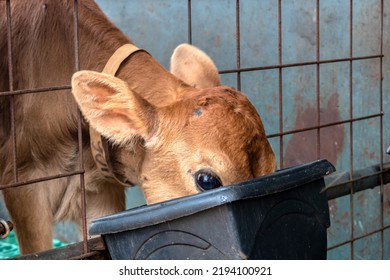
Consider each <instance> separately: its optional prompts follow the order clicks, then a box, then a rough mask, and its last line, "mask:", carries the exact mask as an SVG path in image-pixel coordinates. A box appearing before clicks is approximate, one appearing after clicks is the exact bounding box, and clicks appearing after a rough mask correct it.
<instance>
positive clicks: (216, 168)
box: [72, 45, 276, 204]
mask: <svg viewBox="0 0 390 280" xmlns="http://www.w3.org/2000/svg"><path fill="white" fill-rule="evenodd" d="M183 52H184V53H186V52H189V53H188V54H186V55H183ZM171 64H172V66H171V68H172V72H173V73H174V74H175V75H176V76H178V78H180V79H182V80H183V81H184V82H186V83H187V84H189V85H191V86H187V85H184V86H183V88H181V90H180V93H178V92H173V93H172V95H174V96H177V100H176V101H174V102H172V103H171V104H168V105H164V106H162V107H159V106H158V104H153V101H152V100H146V99H144V98H143V97H142V93H137V92H135V91H134V90H132V89H131V88H130V87H129V86H128V84H127V83H126V82H125V81H122V80H120V79H118V78H116V77H113V76H111V75H107V74H102V73H98V72H93V71H80V72H77V73H75V74H74V76H73V79H72V88H73V94H74V96H75V99H76V101H77V102H78V104H79V106H80V109H81V111H82V112H83V115H84V116H85V118H86V119H87V120H88V121H89V123H90V125H91V126H93V127H94V128H95V129H96V130H97V131H98V132H99V133H101V134H102V135H103V136H104V137H106V138H107V139H109V141H111V142H112V143H113V144H114V145H115V146H116V147H117V148H118V149H119V150H121V153H120V155H119V156H118V157H119V159H118V161H120V162H121V163H122V168H123V169H124V171H123V174H125V175H126V176H128V177H132V181H133V182H134V183H136V184H139V185H140V186H141V187H142V189H143V191H144V193H145V198H146V200H147V202H148V203H149V204H151V203H156V202H160V201H164V200H168V199H173V198H177V197H181V196H186V195H190V194H195V193H197V192H201V191H204V190H209V189H213V188H218V187H221V186H226V185H229V184H232V183H235V182H239V181H243V180H247V179H250V178H253V177H257V176H261V175H265V174H267V173H270V172H273V171H274V170H275V167H276V163H275V156H274V154H273V151H272V148H271V146H270V144H269V142H268V140H267V138H266V135H265V132H264V127H263V124H262V122H261V119H260V117H259V115H258V113H257V112H256V109H255V108H254V107H253V105H252V104H251V103H250V102H249V100H248V98H247V97H246V96H245V95H244V94H242V93H241V92H238V91H235V90H233V89H232V88H229V87H223V86H219V77H218V72H217V70H216V68H215V66H214V64H213V63H212V62H211V60H210V59H209V58H208V57H207V56H206V55H205V54H204V53H202V52H201V51H199V50H198V49H196V48H194V47H192V46H189V45H184V46H181V47H180V48H179V49H177V50H176V51H175V53H174V55H173V57H172V60H171ZM161 86H164V85H161ZM206 86H213V87H207V88H205V87H206ZM157 94H158V92H156V95H157Z"/></svg>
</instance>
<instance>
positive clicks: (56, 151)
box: [0, 0, 275, 254]
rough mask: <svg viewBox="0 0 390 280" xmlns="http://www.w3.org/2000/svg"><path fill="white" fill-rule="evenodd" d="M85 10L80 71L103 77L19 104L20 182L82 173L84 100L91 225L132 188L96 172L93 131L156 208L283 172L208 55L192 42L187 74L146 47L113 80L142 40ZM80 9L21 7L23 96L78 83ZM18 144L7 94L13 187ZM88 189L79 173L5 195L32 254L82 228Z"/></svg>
mask: <svg viewBox="0 0 390 280" xmlns="http://www.w3.org/2000/svg"><path fill="white" fill-rule="evenodd" d="M78 10H79V38H80V39H79V40H80V65H81V69H88V70H93V71H80V72H77V73H75V74H74V75H73V78H72V87H73V95H72V94H71V92H70V91H69V90H63V91H55V92H45V93H34V94H26V95H17V96H15V97H14V115H15V128H16V136H17V137H16V151H17V155H16V162H17V175H18V180H19V181H24V180H31V179H36V178H39V177H42V176H48V175H55V174H61V173H64V172H72V171H77V170H78V169H79V163H78V154H79V150H78V145H77V143H78V134H77V132H78V128H77V110H76V108H77V105H79V108H80V109H81V111H82V112H83V115H84V117H85V119H86V122H85V123H83V135H84V137H83V139H84V142H83V147H84V148H83V155H84V165H85V166H84V169H85V184H86V200H87V219H88V221H89V220H91V219H93V218H95V217H98V216H102V215H107V214H110V213H113V212H117V211H121V210H123V209H124V207H125V194H124V188H123V187H122V186H121V185H119V184H116V183H113V182H112V181H109V180H106V179H105V177H104V176H103V175H102V173H101V172H99V170H97V168H96V164H95V161H94V159H93V157H92V153H91V149H90V143H89V142H90V139H89V136H88V134H89V128H88V127H89V125H91V126H92V127H93V128H94V129H95V130H96V131H98V132H99V133H100V134H101V135H103V136H104V137H105V138H106V139H108V142H109V143H110V145H109V146H110V155H109V159H108V160H109V161H110V164H111V166H112V167H113V169H114V172H115V173H116V174H118V175H120V176H121V177H124V178H127V179H128V181H130V182H132V183H133V184H137V185H140V186H141V187H142V189H143V191H144V193H145V197H146V200H147V202H148V203H156V202H160V201H163V200H167V199H173V198H177V197H181V196H186V195H190V194H195V193H197V192H199V191H202V190H203V189H210V188H215V187H219V186H221V185H228V184H231V183H234V182H238V181H242V180H246V179H249V178H252V177H256V176H260V175H264V174H267V173H270V172H272V171H274V170H275V158H274V154H273V152H272V149H271V146H270V145H269V143H268V141H267V138H266V135H265V132H264V128H263V125H262V122H261V120H260V117H259V116H258V114H257V112H256V110H255V108H254V107H253V106H252V105H251V104H250V102H249V101H248V99H247V98H246V97H245V96H244V95H243V94H242V93H240V92H236V91H235V90H233V89H231V88H228V87H222V86H219V83H220V82H219V77H218V72H217V70H216V68H215V66H214V64H213V63H212V62H211V61H210V59H209V58H208V57H207V56H206V55H205V54H204V53H202V52H201V51H199V50H197V49H196V48H194V47H191V46H189V45H182V46H180V47H179V48H178V49H177V50H176V51H175V53H174V55H173V57H172V61H171V62H172V72H173V73H174V74H175V75H176V76H175V75H172V74H171V73H169V72H168V71H166V70H165V69H164V68H163V67H162V66H160V64H159V63H158V62H157V61H156V60H154V59H153V57H151V56H150V55H149V54H148V53H146V52H142V51H140V52H136V53H134V54H133V55H131V56H130V57H129V58H128V59H126V60H125V61H124V62H123V63H122V66H121V67H120V68H119V71H118V72H117V77H114V76H112V75H108V74H102V73H100V71H102V69H103V67H104V65H105V64H106V62H107V61H108V59H109V58H110V56H111V55H112V54H113V53H114V52H115V50H117V49H118V48H119V47H121V46H122V45H124V44H127V43H129V42H131V41H130V40H129V39H128V38H127V37H126V36H125V35H124V34H123V33H122V32H120V31H119V30H118V29H117V28H116V27H115V26H113V25H112V23H110V22H109V20H108V19H107V18H106V17H105V15H104V14H103V13H102V12H101V11H100V10H99V8H98V6H97V5H96V4H95V2H94V1H92V0H84V1H79V7H78ZM72 11H73V1H62V0H51V1H49V0H45V1H41V0H33V1H32V0H29V1H11V13H12V19H13V21H12V29H13V37H12V45H13V54H14V61H13V62H14V64H13V65H14V67H13V70H14V71H13V74H14V84H13V87H14V89H27V88H40V87H48V86H54V85H65V84H69V81H70V80H71V77H72V74H73V73H74V72H75V67H74V65H75V63H74V47H73V46H74V42H73V17H72ZM0 13H1V14H2V15H4V14H5V3H4V1H2V2H0ZM0 25H1V29H0V36H1V38H2V40H1V41H0V54H1V59H0V74H1V77H3V79H2V80H1V81H0V87H1V88H0V90H1V91H7V90H9V86H8V84H9V83H8V79H7V77H8V69H7V57H6V56H5V54H7V40H6V30H7V28H6V20H5V16H2V17H1V19H0ZM95 71H97V72H95ZM205 87H207V88H205ZM75 99H76V100H77V103H78V104H77V103H76V102H75ZM12 145H13V144H12V136H11V127H10V102H9V98H8V97H6V96H0V155H1V158H2V159H1V161H0V183H1V185H7V184H10V183H12V182H13V181H14V174H13V164H12V158H13V155H12ZM79 184H80V180H79V178H78V176H71V177H67V178H60V179H56V180H52V181H47V182H40V183H36V184H30V185H28V186H23V187H18V188H7V189H5V190H4V191H3V193H4V199H5V202H6V205H7V208H8V209H9V212H10V215H11V217H12V219H13V221H14V223H15V225H16V232H17V235H18V241H19V244H20V248H21V252H22V253H23V254H25V253H30V252H36V251H41V250H45V249H49V248H51V246H52V245H51V242H52V241H51V240H52V226H53V224H54V222H55V221H59V220H65V219H68V220H73V221H75V222H77V223H80V220H81V219H80V217H81V214H80V213H81V206H80V201H81V199H80V187H79Z"/></svg>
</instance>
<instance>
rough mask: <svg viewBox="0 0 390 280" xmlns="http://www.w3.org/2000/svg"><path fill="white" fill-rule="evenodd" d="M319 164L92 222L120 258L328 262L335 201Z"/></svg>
mask: <svg viewBox="0 0 390 280" xmlns="http://www.w3.org/2000/svg"><path fill="white" fill-rule="evenodd" d="M334 171H335V169H334V167H333V166H332V165H331V164H330V163H329V162H328V161H326V160H319V161H315V162H312V163H308V164H303V165H299V166H296V167H292V168H287V169H283V170H279V171H277V172H275V173H273V174H271V175H267V176H264V177H259V178H255V179H252V180H250V181H246V182H242V183H238V184H235V185H231V186H229V187H223V188H219V189H215V190H211V191H207V192H203V193H200V194H196V195H193V196H188V197H183V198H179V199H174V200H170V201H167V202H163V203H159V204H154V205H149V206H141V207H138V208H135V209H130V210H126V211H123V212H120V213H117V214H114V215H110V216H106V217H102V218H99V219H96V220H94V221H92V224H91V227H90V234H92V235H98V234H101V235H102V236H103V238H104V240H105V242H106V244H107V247H108V250H109V252H110V254H111V257H112V258H113V259H142V260H143V259H326V250H327V228H328V227H329V226H330V221H329V210H328V201H327V197H326V194H325V192H322V189H323V187H324V186H325V184H324V179H323V177H324V176H325V175H327V174H330V173H332V172H334Z"/></svg>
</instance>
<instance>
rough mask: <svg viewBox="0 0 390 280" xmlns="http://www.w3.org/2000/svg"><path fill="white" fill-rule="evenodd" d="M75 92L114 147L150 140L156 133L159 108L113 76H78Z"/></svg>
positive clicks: (88, 116)
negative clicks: (135, 138)
mask: <svg viewBox="0 0 390 280" xmlns="http://www.w3.org/2000/svg"><path fill="white" fill-rule="evenodd" d="M72 92H73V95H74V97H75V99H76V101H77V103H78V105H79V107H80V110H81V112H82V113H83V115H84V117H85V118H86V119H87V121H88V122H89V124H90V125H91V126H92V127H93V128H94V129H95V130H96V131H98V132H99V133H100V134H101V135H103V136H104V137H106V138H108V139H110V140H111V141H113V142H114V143H117V144H123V143H126V142H128V141H131V140H132V139H134V137H136V136H138V137H142V138H144V139H149V137H151V135H152V134H153V132H154V130H155V129H156V124H157V113H156V108H155V107H154V106H153V105H152V104H150V103H149V102H148V101H146V100H145V99H144V98H142V97H141V96H139V95H138V94H136V93H135V92H133V91H132V90H131V89H129V87H128V86H127V84H126V82H124V81H122V80H120V79H118V78H116V77H114V76H112V75H108V74H104V73H100V72H94V71H79V72H76V73H75V74H74V75H73V77H72Z"/></svg>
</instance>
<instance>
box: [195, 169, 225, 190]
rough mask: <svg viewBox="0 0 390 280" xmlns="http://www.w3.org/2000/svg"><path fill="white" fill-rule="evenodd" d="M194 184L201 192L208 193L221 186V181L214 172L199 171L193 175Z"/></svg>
mask: <svg viewBox="0 0 390 280" xmlns="http://www.w3.org/2000/svg"><path fill="white" fill-rule="evenodd" d="M195 183H196V186H197V187H198V189H199V190H201V191H208V190H212V189H216V188H219V187H221V186H222V182H221V179H220V178H219V177H218V176H217V175H216V174H215V173H214V172H212V171H211V170H206V169H201V170H199V171H197V172H196V173H195Z"/></svg>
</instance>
